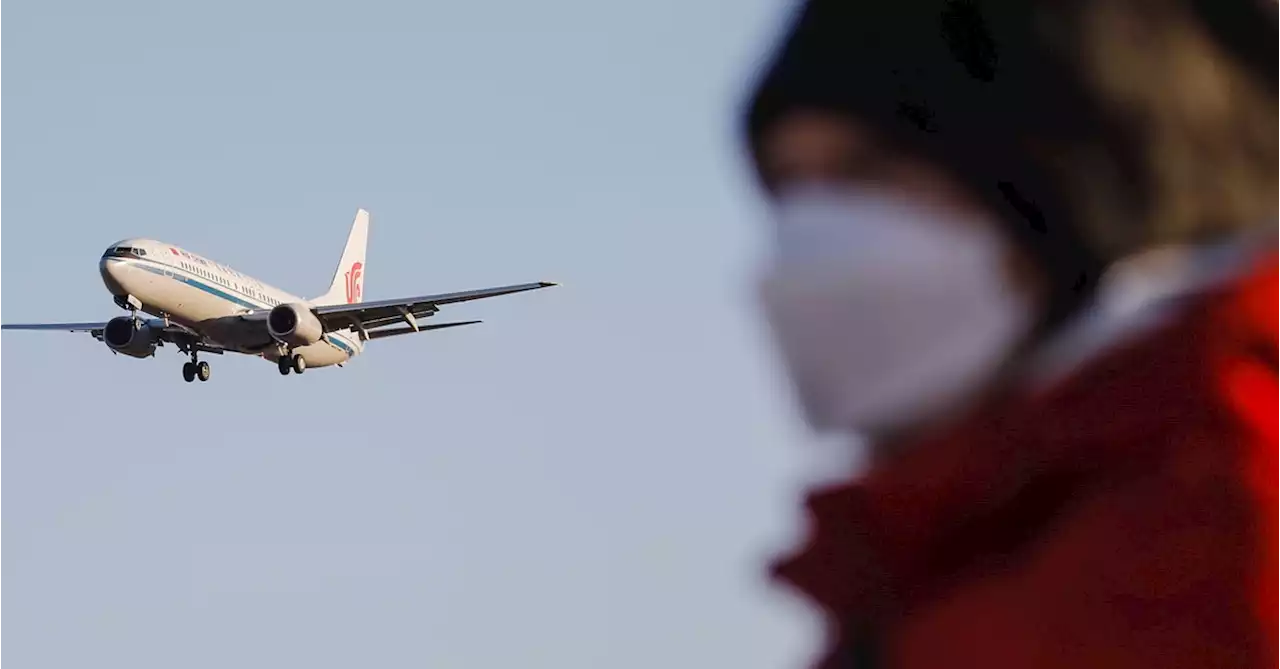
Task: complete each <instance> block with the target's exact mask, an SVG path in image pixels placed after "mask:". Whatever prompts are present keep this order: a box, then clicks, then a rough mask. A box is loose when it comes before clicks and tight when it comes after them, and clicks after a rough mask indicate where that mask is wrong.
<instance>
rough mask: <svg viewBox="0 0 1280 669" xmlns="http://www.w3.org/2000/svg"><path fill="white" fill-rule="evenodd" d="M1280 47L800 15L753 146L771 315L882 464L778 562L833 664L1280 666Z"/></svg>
mask: <svg viewBox="0 0 1280 669" xmlns="http://www.w3.org/2000/svg"><path fill="white" fill-rule="evenodd" d="M1274 18H1275V15H1274V12H1273V11H1272V9H1271V8H1270V6H1269V5H1267V4H1265V3H1247V2H1244V1H1242V0H1213V1H1203V0H1060V1H1057V2H1050V1H1046V0H1040V1H1035V0H1026V1H1024V2H1012V1H1007V2H1002V1H999V0H992V1H991V2H986V3H978V2H973V1H971V0H951V1H947V0H890V1H888V2H849V1H845V2H840V1H839V0H812V1H811V2H808V3H807V4H805V5H804V6H803V7H802V8H801V10H800V11H799V13H798V15H797V17H796V19H795V22H794V23H793V25H792V26H791V28H790V31H789V33H788V34H787V36H786V38H785V40H784V43H783V44H782V46H781V48H780V50H779V52H778V53H777V54H776V56H775V58H774V60H773V61H772V62H771V63H770V64H769V66H768V67H767V68H766V70H765V72H764V74H763V76H762V79H761V81H760V82H759V84H758V86H757V89H756V90H755V91H754V94H753V96H752V98H751V100H750V103H749V109H748V112H747V118H746V134H747V139H748V144H749V148H750V151H751V155H752V158H753V162H754V166H755V169H756V172H757V174H758V176H759V179H760V183H761V185H762V187H763V189H764V191H765V193H766V194H767V196H768V198H769V205H770V214H771V217H772V219H773V230H772V232H773V234H774V237H773V243H772V247H771V253H770V257H769V259H768V261H767V262H766V264H765V267H764V268H763V270H762V276H761V277H760V285H759V291H760V300H761V305H762V309H763V313H764V316H765V317H766V319H767V321H768V324H769V327H770V329H771V332H772V335H773V337H774V341H775V343H776V345H777V347H778V350H779V354H780V357H781V359H782V361H783V363H784V365H785V367H786V369H787V372H788V374H789V376H790V378H791V380H792V383H793V387H794V389H795V392H796V395H797V398H798V402H799V405H800V407H801V408H802V410H803V412H804V415H805V417H806V418H807V420H808V422H809V424H810V425H811V426H812V427H813V428H814V429H815V430H817V431H820V432H828V433H831V432H836V433H847V434H850V435H858V436H860V437H862V438H864V439H865V442H866V443H867V445H868V446H867V448H868V449H869V451H870V456H871V457H870V459H869V462H870V464H869V466H868V468H867V470H866V471H864V472H862V473H861V474H860V475H859V476H858V477H857V478H856V480H849V481H846V482H843V483H838V484H834V485H830V486H826V487H824V488H822V489H820V490H817V491H814V492H812V493H811V494H810V495H809V496H808V498H807V502H806V510H807V515H808V519H809V524H810V528H809V530H808V537H807V539H806V542H805V545H804V546H802V547H801V548H800V549H799V550H797V551H796V552H795V553H794V554H793V555H791V556H789V557H786V558H783V559H780V560H779V561H778V563H777V564H776V565H775V567H774V572H775V575H776V577H777V578H778V579H779V580H781V581H783V582H785V583H787V584H789V585H790V586H792V587H794V588H796V589H798V590H799V591H800V592H801V593H803V594H804V595H805V596H807V597H808V598H809V599H810V600H812V601H813V602H814V603H815V604H816V605H817V606H818V607H819V608H820V609H821V611H822V613H823V615H824V619H825V621H826V625H827V635H828V647H827V649H826V652H825V654H824V655H823V656H822V659H821V662H820V666H823V667H878V666H886V667H888V666H893V667H935V666H951V667H954V666H961V667H966V666H970V667H1006V666H1007V667H1013V666H1019V667H1223V666H1233V667H1245V666H1249V667H1252V666H1263V665H1267V666H1274V664H1275V658H1276V647H1277V637H1276V628H1277V616H1276V612H1277V591H1276V572H1277V568H1278V567H1277V555H1276V545H1277V533H1276V525H1277V516H1276V509H1277V504H1278V501H1277V496H1276V475H1277V466H1278V463H1277V458H1276V449H1277V441H1278V435H1277V402H1278V401H1280V399H1278V395H1277V378H1276V374H1277V363H1276V360H1277V357H1276V354H1277V347H1278V346H1280V341H1278V339H1277V320H1278V319H1280V316H1278V314H1277V300H1278V294H1277V282H1278V278H1277V271H1276V255H1275V254H1276V244H1277V235H1276V233H1277V218H1276V214H1277V209H1276V202H1277V190H1276V179H1277V171H1276V164H1277V151H1276V143H1277V137H1276V127H1277V113H1276V66H1275V60H1274V59H1273V56H1274V54H1275V53H1276V45H1277V41H1276V23H1275V20H1274Z"/></svg>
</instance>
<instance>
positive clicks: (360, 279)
mask: <svg viewBox="0 0 1280 669" xmlns="http://www.w3.org/2000/svg"><path fill="white" fill-rule="evenodd" d="M368 240H369V212H367V211H365V210H363V209H360V210H359V211H357V212H356V220H355V221H354V222H353V223H352V224H351V234H349V235H348V236H347V246H346V248H344V249H342V259H341V260H339V261H338V269H337V270H336V271H335V272H334V273H333V283H332V284H331V285H330V286H329V292H327V293H325V294H324V295H323V296H321V297H318V298H316V299H314V300H312V303H314V304H316V305H330V304H356V303H358V302H361V301H363V299H364V269H365V268H364V265H365V249H366V247H367V246H368Z"/></svg>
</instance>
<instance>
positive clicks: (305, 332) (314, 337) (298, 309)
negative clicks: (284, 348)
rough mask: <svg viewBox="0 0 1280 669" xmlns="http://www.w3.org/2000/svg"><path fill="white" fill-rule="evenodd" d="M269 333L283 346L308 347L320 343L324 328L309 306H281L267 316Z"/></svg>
mask: <svg viewBox="0 0 1280 669" xmlns="http://www.w3.org/2000/svg"><path fill="white" fill-rule="evenodd" d="M267 332H268V333H269V334H270V335H271V338H272V339H275V340H276V341H278V342H281V343H283V344H288V345H289V346H308V345H310V344H314V343H316V342H318V341H320V337H321V336H323V335H324V326H323V325H321V324H320V319H318V318H316V316H315V314H313V313H311V309H310V308H308V307H307V305H305V304H281V305H277V306H276V307H275V308H274V309H272V310H271V313H269V314H267Z"/></svg>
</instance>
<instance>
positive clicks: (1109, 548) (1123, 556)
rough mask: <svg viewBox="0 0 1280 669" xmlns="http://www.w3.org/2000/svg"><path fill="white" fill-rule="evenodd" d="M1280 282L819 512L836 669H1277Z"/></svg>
mask: <svg viewBox="0 0 1280 669" xmlns="http://www.w3.org/2000/svg"><path fill="white" fill-rule="evenodd" d="M1278 280H1280V277H1278V276H1277V271H1276V258H1275V257H1274V256H1269V257H1268V258H1267V260H1266V262H1265V263H1264V264H1263V265H1262V266H1261V267H1260V268H1257V269H1256V271H1254V272H1252V273H1251V274H1249V275H1248V276H1247V277H1245V278H1243V279H1238V280H1236V281H1234V282H1233V283H1231V284H1229V285H1226V286H1225V287H1219V288H1218V289H1216V290H1214V291H1213V292H1212V293H1206V294H1201V295H1199V296H1197V297H1195V298H1194V299H1193V300H1192V301H1191V302H1190V303H1189V304H1188V305H1186V306H1185V308H1183V309H1182V310H1181V311H1180V312H1179V316H1178V317H1177V318H1176V319H1174V320H1173V321H1171V322H1168V323H1166V324H1164V325H1162V326H1160V327H1159V328H1157V329H1155V330H1152V331H1150V332H1147V333H1146V334H1144V335H1142V336H1141V337H1140V338H1138V339H1136V340H1133V341H1131V342H1130V343H1128V344H1126V345H1123V346H1122V347H1119V348H1116V349H1113V350H1111V351H1109V352H1107V353H1105V354H1103V355H1102V356H1100V357H1095V358H1094V359H1093V360H1092V361H1090V362H1089V363H1087V365H1085V366H1084V367H1082V368H1080V369H1079V370H1077V371H1076V372H1075V373H1074V374H1073V375H1072V376H1071V377H1069V378H1068V379H1066V380H1065V381H1063V382H1061V383H1058V384H1056V385H1055V387H1054V388H1052V389H1051V390H1049V391H1048V392H1045V393H1041V394H1039V395H1037V396H1035V397H1027V398H1023V399H1021V400H1017V401H1016V403H1014V404H1012V405H1011V404H1009V403H1005V404H1004V405H1002V406H1001V407H999V408H998V409H996V410H993V411H988V412H986V413H985V414H984V415H980V416H976V417H974V418H972V419H971V420H969V421H966V423H965V424H964V425H961V426H959V427H957V428H955V429H953V430H949V431H948V434H945V435H943V436H941V437H939V438H934V439H930V440H929V442H928V443H924V444H919V445H917V446H916V447H914V448H912V449H911V450H910V451H909V452H907V453H905V454H904V455H902V456H901V457H900V458H899V459H897V460H895V461H892V462H889V463H886V464H885V465H883V466H881V467H879V468H877V469H875V470H873V471H872V472H871V473H869V474H868V475H867V476H866V477H865V478H863V479H861V480H859V481H858V482H856V483H849V484H845V485H837V486H833V487H830V488H827V489H824V490H822V491H819V492H816V493H814V494H812V495H810V497H809V498H808V501H807V509H808V511H809V517H810V521H811V530H810V536H809V538H808V541H807V544H806V545H805V546H804V547H803V548H802V549H801V550H800V551H799V552H798V553H796V554H795V555H793V556H791V557H789V558H787V559H785V560H783V561H781V562H779V563H778V564H777V565H776V566H775V574H776V576H777V578H779V579H781V580H782V581H784V582H786V583H789V584H790V585H792V586H793V587H795V588H797V589H799V590H800V591H801V592H803V593H804V594H806V595H807V596H808V597H809V598H810V599H812V600H813V601H814V603H816V604H817V605H818V606H819V607H820V608H821V609H822V611H823V612H824V614H825V617H826V620H827V622H828V625H829V646H828V649H827V653H826V654H825V655H824V656H823V659H822V660H821V662H820V663H819V666H822V667H850V668H852V667H911V668H915V667H921V668H923V667H929V668H931V669H932V668H935V667H948V668H954V667H982V668H983V669H990V668H992V667H1070V668H1072V669H1079V668H1084V667H1088V668H1091V669H1102V668H1105V667H1143V668H1148V667H1150V668H1156V667H1160V668H1163V669H1168V668H1171V667H1172V668H1178V667H1186V668H1188V669H1190V668H1192V667H1194V668H1196V669H1199V668H1202V667H1261V666H1276V647H1277V634H1276V628H1277V622H1278V621H1277V587H1276V572H1277V532H1276V525H1277V515H1276V509H1277V504H1278V500H1277V496H1276V479H1277V464H1278V463H1277V456H1276V451H1277V440H1278V438H1280V437H1278V435H1277V402H1278V401H1280V398H1278V396H1277V370H1276V351H1277V347H1278V346H1280V341H1278V339H1277V320H1280V319H1278V316H1280V314H1277V300H1278V297H1280V296H1278V295H1277V282H1278Z"/></svg>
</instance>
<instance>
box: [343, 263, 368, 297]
mask: <svg viewBox="0 0 1280 669" xmlns="http://www.w3.org/2000/svg"><path fill="white" fill-rule="evenodd" d="M363 270H364V263H355V264H354V265H352V266H351V270H350V271H348V272H347V274H346V277H347V304H355V303H356V302H357V301H359V300H360V284H361V282H362V280H363V278H364V277H363V274H364V271H363Z"/></svg>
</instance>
